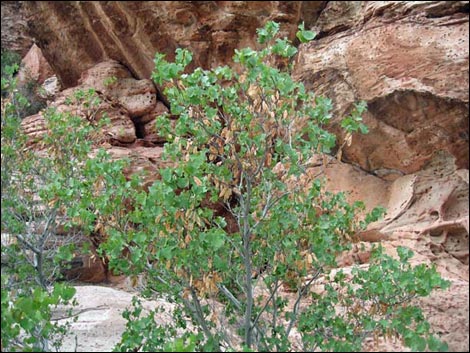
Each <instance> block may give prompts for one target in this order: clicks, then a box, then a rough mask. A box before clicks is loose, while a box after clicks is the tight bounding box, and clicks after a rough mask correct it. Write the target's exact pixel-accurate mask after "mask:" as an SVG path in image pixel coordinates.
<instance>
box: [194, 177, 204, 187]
mask: <svg viewBox="0 0 470 353" xmlns="http://www.w3.org/2000/svg"><path fill="white" fill-rule="evenodd" d="M193 180H194V182H195V183H196V185H197V186H201V185H202V181H201V179H199V178H198V177H197V176H194V177H193Z"/></svg>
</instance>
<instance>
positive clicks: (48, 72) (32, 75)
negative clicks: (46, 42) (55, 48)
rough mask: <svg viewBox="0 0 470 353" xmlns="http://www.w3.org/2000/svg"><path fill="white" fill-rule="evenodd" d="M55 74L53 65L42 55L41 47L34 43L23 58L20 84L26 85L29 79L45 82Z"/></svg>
mask: <svg viewBox="0 0 470 353" xmlns="http://www.w3.org/2000/svg"><path fill="white" fill-rule="evenodd" d="M53 75H54V72H53V71H52V68H51V66H50V65H49V63H48V62H47V60H46V59H45V58H44V55H42V52H41V49H39V47H38V46H37V45H36V44H33V46H32V47H31V49H30V50H29V51H28V54H26V56H25V57H24V58H23V59H22V60H21V67H20V70H19V72H18V77H17V78H18V84H19V85H24V84H27V83H28V82H29V81H34V82H36V83H38V84H43V83H44V81H46V79H47V78H49V77H51V76H53Z"/></svg>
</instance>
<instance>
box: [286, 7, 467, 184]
mask: <svg viewBox="0 0 470 353" xmlns="http://www.w3.org/2000/svg"><path fill="white" fill-rule="evenodd" d="M466 6H468V4H467V5H466ZM338 9H343V10H344V11H339V10H338ZM329 10H331V11H329ZM333 10H335V11H333ZM467 12H468V11H467ZM327 14H329V16H328V15H327ZM345 14H347V20H346V22H345V23H347V26H345V27H341V26H340V24H339V23H341V21H342V20H343V19H344V18H343V17H341V16H343V15H345ZM335 16H336V17H335ZM333 18H334V19H335V21H336V22H337V24H334V21H333ZM468 18H469V16H468V13H465V5H464V4H463V2H445V3H443V2H424V3H423V2H420V3H417V2H402V1H395V2H380V1H379V2H367V3H363V4H362V5H361V6H359V5H354V4H351V3H350V2H344V4H343V2H341V3H340V2H331V3H329V4H328V6H327V8H326V9H325V10H324V12H322V14H321V16H320V18H319V25H320V30H321V28H322V27H321V26H323V28H324V30H325V33H323V35H324V37H322V38H320V39H319V40H317V41H314V42H312V43H309V44H307V45H301V46H300V55H299V60H298V62H297V65H296V69H295V77H296V78H298V79H300V80H302V81H304V82H305V83H306V85H307V86H308V87H310V88H313V90H314V91H315V92H317V93H319V94H324V95H326V96H327V97H330V98H332V99H333V101H334V106H335V112H334V113H335V114H334V115H335V116H334V122H335V123H336V126H335V127H333V130H334V131H336V132H338V134H339V135H341V132H340V131H339V130H340V129H339V127H338V125H339V124H338V123H339V121H340V120H341V119H342V118H343V117H345V116H346V115H347V114H349V112H350V111H351V109H352V104H353V102H355V101H359V100H365V101H366V102H367V103H368V113H367V114H365V117H364V120H365V122H366V123H367V124H368V126H369V128H370V133H369V134H368V135H359V134H355V135H354V137H353V141H352V145H351V146H350V147H347V146H346V147H345V149H344V154H343V160H345V161H348V162H350V163H355V164H359V165H360V166H361V168H363V169H365V170H368V171H372V172H375V173H377V174H380V173H382V174H387V173H392V174H395V176H394V178H396V177H397V176H399V173H400V172H401V173H405V174H407V173H412V172H416V171H418V170H420V169H421V168H422V167H423V166H424V165H425V164H426V163H427V162H428V161H429V160H430V159H431V157H432V152H433V151H435V150H439V149H443V150H447V151H449V152H451V153H452V154H453V155H454V156H455V157H456V159H457V164H458V166H459V167H460V168H468V160H469V159H468V158H469V157H468V92H469V91H468V84H469V75H468V72H469V71H468V65H469V49H468V48H469V26H468ZM322 19H325V23H323V24H322V21H323V20H322ZM326 23H329V26H327V25H326ZM328 31H331V32H332V33H335V34H332V35H328ZM336 32H339V33H336Z"/></svg>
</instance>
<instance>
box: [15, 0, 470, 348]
mask: <svg viewBox="0 0 470 353" xmlns="http://www.w3.org/2000/svg"><path fill="white" fill-rule="evenodd" d="M24 7H25V9H26V10H27V13H28V16H29V17H28V23H29V25H30V29H31V33H33V34H34V36H35V38H36V39H37V42H38V45H39V46H40V47H41V49H42V50H43V53H44V55H45V57H46V58H47V60H48V61H49V62H50V64H51V66H52V68H53V69H54V71H55V72H56V74H57V75H58V76H59V78H60V80H61V81H62V82H63V83H64V84H65V86H66V87H69V89H68V90H65V91H63V92H62V93H61V95H60V96H59V97H58V99H57V100H56V102H55V103H53V105H55V106H57V107H59V109H72V108H73V107H72V108H70V107H68V108H65V107H64V105H63V104H62V103H63V100H64V99H65V97H66V96H68V95H70V94H71V93H72V92H73V91H74V90H75V89H77V88H89V87H94V88H96V89H98V91H99V94H100V96H101V98H103V100H104V103H103V106H101V107H100V109H101V110H102V111H106V112H107V113H108V115H110V117H111V120H112V122H113V126H112V127H111V128H110V129H108V130H107V132H106V133H105V135H104V136H103V140H102V141H99V142H100V143H104V144H105V145H106V146H108V148H109V149H110V151H111V153H112V154H113V155H114V156H115V158H121V157H124V156H128V157H131V159H132V160H133V164H132V167H131V170H129V173H132V172H135V171H137V170H147V171H149V172H150V175H154V177H155V176H156V175H158V169H159V167H160V166H161V160H160V155H161V151H162V147H161V145H162V144H163V143H164V142H165V141H164V140H163V139H161V138H160V137H158V134H157V131H155V125H154V120H155V117H156V116H157V115H159V114H161V113H164V112H167V111H168V108H167V106H166V105H165V103H164V97H163V96H162V95H161V93H160V92H159V88H158V87H155V86H154V85H153V84H152V82H151V81H150V80H149V77H150V73H151V71H152V69H153V56H154V54H155V52H156V51H163V52H165V53H167V54H168V57H169V58H170V59H171V58H172V55H173V52H174V49H175V48H177V47H188V48H190V49H191V50H192V51H193V52H194V53H195V54H194V57H195V65H198V66H199V65H201V66H203V67H211V66H215V65H219V64H225V63H228V62H229V61H230V58H231V56H232V54H233V50H234V49H235V48H239V47H244V46H254V45H255V30H256V28H257V27H259V26H260V25H262V24H264V23H265V21H267V20H276V21H278V22H283V25H285V26H287V27H285V28H286V35H289V36H290V37H291V38H293V33H294V32H295V29H296V27H297V24H298V23H299V22H301V21H305V22H306V25H307V26H306V27H309V28H313V29H315V30H316V31H317V32H318V38H317V39H316V40H315V41H313V42H311V43H309V44H306V45H300V46H299V56H298V59H297V62H296V66H295V70H294V76H295V78H297V79H299V80H301V81H303V82H304V83H305V84H306V85H307V87H308V88H311V89H313V90H314V91H315V92H316V93H318V94H323V95H325V96H327V97H329V98H332V99H333V102H334V114H333V115H334V116H333V125H332V130H333V131H335V132H336V133H337V135H338V139H339V140H340V141H341V139H342V138H343V136H342V134H341V131H340V129H339V123H340V121H341V119H342V118H343V117H345V116H346V115H347V114H349V112H350V111H351V109H352V107H353V103H354V102H357V101H358V100H365V101H366V102H367V104H368V112H367V113H366V114H365V115H364V120H365V122H366V124H367V125H368V126H369V128H370V133H369V134H368V135H354V136H353V139H352V144H351V146H345V148H344V151H343V154H342V156H343V158H342V161H336V160H335V159H333V158H332V159H330V163H329V164H328V165H327V166H323V167H322V166H320V164H319V166H318V167H315V168H317V169H318V170H315V171H313V172H314V173H315V174H317V172H320V171H321V172H322V173H323V175H324V176H325V177H326V179H327V184H326V188H327V189H328V190H330V191H346V192H349V198H350V200H351V201H355V200H364V201H365V203H366V206H367V208H368V209H371V208H372V207H374V206H377V205H382V206H385V207H386V208H387V214H386V217H385V219H383V220H382V221H380V222H378V223H376V224H374V225H372V226H371V227H370V228H369V230H368V231H367V232H365V233H364V234H361V237H362V238H361V240H362V242H361V244H363V245H365V250H364V249H363V250H361V249H360V248H359V247H358V248H357V249H354V250H353V251H352V252H351V253H350V254H347V255H346V256H344V257H343V258H341V259H339V261H340V263H341V264H342V265H343V266H350V265H352V264H353V263H367V262H368V256H369V253H368V250H367V249H368V246H369V245H370V243H372V242H378V241H380V242H381V243H382V244H383V245H384V246H385V247H386V248H387V249H388V251H389V252H390V253H393V252H394V249H395V248H396V246H398V245H406V246H409V247H410V248H412V249H413V251H415V253H416V256H415V258H414V260H415V261H416V262H426V263H434V264H437V265H438V268H439V271H440V272H441V273H442V274H443V275H444V276H445V277H446V278H448V279H450V280H452V281H453V283H454V284H455V287H452V288H451V289H449V290H448V291H447V292H446V293H437V294H433V297H431V298H430V299H426V300H424V301H422V302H421V304H422V306H423V307H424V308H427V310H428V313H429V315H431V317H430V320H431V321H432V322H433V325H435V327H436V328H437V329H438V330H439V331H440V333H441V336H442V337H443V338H444V339H446V340H447V341H448V342H449V344H450V348H451V350H453V351H461V350H464V351H465V350H468V322H469V320H468V275H469V274H468V257H469V245H468V237H469V218H468V217H469V209H468V198H469V196H468V193H469V186H468V164H469V148H468V130H469V126H468V121H469V116H468V108H469V100H468V93H469V91H468V84H469V68H468V65H469V27H468V22H469V15H468V12H469V5H468V2H465V1H417V2H404V1H387V2H385V1H371V2H353V1H351V2H348V1H341V2H340V1H330V2H223V1H218V2H58V3H56V2H27V3H25V4H24ZM109 77H116V79H117V80H116V82H115V83H113V84H112V85H107V84H104V82H105V80H106V78H109ZM73 109H77V107H74V108H73ZM173 118H174V117H173ZM41 119H42V118H41V115H40V114H39V115H35V116H32V117H30V118H27V119H25V120H24V122H23V124H24V126H25V129H26V130H27V131H28V133H30V135H31V136H36V137H37V136H40V134H41V131H43V129H44V127H43V126H42V125H41V124H43V121H42V122H41ZM28 129H29V130H28ZM41 129H42V130H41ZM97 142H98V141H97ZM148 181H150V179H149V180H148ZM86 271H87V269H84V272H86ZM453 288H455V289H453ZM465 289H466V291H465ZM453 296H455V298H454V299H452V297H453ZM456 306H458V308H460V307H461V311H463V314H462V312H460V314H459V311H458V310H457V309H456ZM439 308H441V309H439ZM439 310H445V311H446V310H448V311H449V312H452V316H453V317H455V320H454V321H453V320H447V319H446V316H445V315H446V313H442V312H439ZM381 348H382V349H383V350H385V349H392V350H395V351H400V350H401V349H403V347H401V346H393V347H391V346H383V347H381ZM370 349H371V350H372V349H373V348H370Z"/></svg>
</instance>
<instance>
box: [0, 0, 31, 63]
mask: <svg viewBox="0 0 470 353" xmlns="http://www.w3.org/2000/svg"><path fill="white" fill-rule="evenodd" d="M1 6H2V7H1V14H2V15H1V16H2V50H9V51H13V52H15V53H18V54H19V55H20V56H21V57H23V56H25V55H26V53H27V52H28V50H29V48H31V45H32V44H33V38H32V37H31V35H30V34H29V33H28V26H27V21H26V14H25V11H24V2H23V1H2V5H1Z"/></svg>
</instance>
